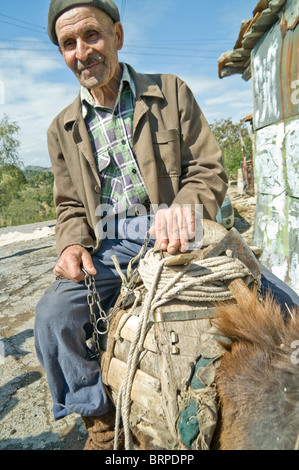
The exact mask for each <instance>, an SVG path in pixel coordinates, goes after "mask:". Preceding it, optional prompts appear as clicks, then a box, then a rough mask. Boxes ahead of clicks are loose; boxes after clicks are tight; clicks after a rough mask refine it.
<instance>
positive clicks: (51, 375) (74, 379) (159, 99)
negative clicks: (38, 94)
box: [35, 0, 227, 449]
mask: <svg viewBox="0 0 299 470" xmlns="http://www.w3.org/2000/svg"><path fill="white" fill-rule="evenodd" d="M119 20H120V18H119V12H118V9H117V7H116V5H115V4H114V2H113V1H112V0H94V1H92V0H85V1H84V0H77V1H76V0H52V1H51V3H50V9H49V23H48V33H49V37H50V39H51V41H52V42H53V43H54V44H56V45H57V46H58V47H59V51H60V53H61V54H62V56H63V58H64V60H65V63H66V65H67V66H68V67H69V68H70V69H71V70H72V71H73V73H74V74H75V76H76V77H77V79H78V81H79V83H80V85H81V89H80V94H79V96H78V98H77V99H76V100H75V101H74V102H73V103H72V104H71V105H70V106H69V107H68V108H67V109H65V110H64V111H62V112H61V113H60V114H59V115H58V117H57V118H56V119H55V120H54V121H53V123H52V124H51V126H50V128H49V131H48V146H49V153H50V157H51V162H52V168H53V172H54V176H55V184H54V196H55V203H56V208H57V228H56V236H57V253H58V256H59V260H58V262H57V265H56V267H55V269H54V273H55V275H56V276H57V279H56V282H55V283H54V284H53V285H52V286H51V287H50V288H49V289H48V290H47V292H46V293H45V295H44V297H43V299H42V300H41V301H40V302H39V304H38V306H37V309H36V322H35V340H36V351H37V354H38V357H39V360H40V362H41V364H42V365H43V367H44V369H45V371H46V374H47V379H48V383H49V387H50V391H51V394H52V398H53V402H54V406H53V411H54V418H55V419H56V420H57V419H60V418H63V417H64V416H66V415H68V414H69V413H72V412H75V413H78V414H80V415H81V416H82V417H83V419H84V422H85V424H86V427H87V428H88V430H89V432H90V437H89V440H88V443H87V445H86V448H91V449H112V446H113V429H114V411H113V409H112V407H111V404H110V403H109V400H108V398H107V395H106V391H105V388H104V386H103V384H102V381H101V373H100V368H99V364H98V361H97V360H90V358H88V355H87V350H86V338H87V331H88V324H89V307H88V304H87V300H86V296H87V288H86V286H85V284H84V282H83V280H84V273H83V271H82V268H83V269H84V270H85V271H86V272H87V273H89V274H90V275H92V276H94V277H95V282H96V287H97V290H98V292H99V294H100V298H101V308H103V309H104V310H105V311H108V309H109V308H110V307H111V306H112V305H113V303H114V302H115V300H116V298H117V296H118V295H119V292H120V287H121V279H120V277H119V275H118V274H117V271H116V270H115V266H114V264H113V262H112V260H111V255H112V254H114V255H116V256H117V258H118V261H119V264H120V267H121V269H122V270H123V272H125V270H126V268H127V265H128V263H129V262H130V260H131V259H132V258H133V257H134V256H136V254H138V253H139V251H140V249H141V247H142V245H143V242H144V236H145V234H146V233H147V231H148V230H149V229H150V233H151V234H152V236H153V238H156V240H157V242H158V243H159V245H160V248H161V249H162V250H167V251H168V252H169V253H175V252H176V251H177V250H180V251H183V252H184V251H186V249H187V248H188V239H189V238H190V236H192V234H194V212H193V210H191V211H190V208H189V210H187V211H184V210H182V208H183V206H184V205H185V204H188V205H190V206H192V207H193V208H194V207H195V206H196V205H199V204H200V205H202V206H203V216H204V217H205V218H209V219H215V217H216V214H217V212H218V211H219V208H220V206H221V203H222V201H223V198H224V195H225V193H226V190H227V179H226V176H225V172H224V169H223V165H222V159H221V152H220V150H219V148H218V146H217V144H216V142H215V139H214V138H213V136H212V134H211V131H210V129H209V126H208V124H207V122H206V120H205V118H204V116H203V114H202V112H201V110H200V108H199V107H198V105H197V103H196V101H195V99H194V97H193V95H192V93H191V91H190V90H189V88H188V87H187V86H186V84H185V83H184V82H183V81H181V80H180V79H179V78H177V77H174V76H170V75H158V74H157V75H144V74H139V73H136V72H135V71H134V69H133V68H132V67H130V66H128V65H126V64H124V63H123V64H122V63H119V61H118V51H119V50H120V49H121V48H122V46H123V41H124V33H123V28H122V25H121V23H120V21H119ZM161 204H165V208H164V209H161V210H159V211H158V212H157V214H156V218H155V221H154V225H152V226H151V221H150V217H149V216H148V214H147V211H145V212H143V213H142V215H139V216H138V215H136V214H138V211H137V210H136V211H135V208H136V207H140V206H141V207H142V208H143V209H144V208H148V207H149V206H150V205H156V206H159V205H161ZM104 209H105V210H106V212H105V211H104ZM126 211H131V212H130V216H128V217H127V218H121V217H120V215H121V214H123V213H124V212H126ZM104 212H105V215H107V214H108V215H109V216H110V218H111V217H113V216H114V217H115V218H116V217H117V216H119V217H120V218H119V220H118V222H117V221H116V222H115V225H114V227H115V230H116V232H115V236H114V237H111V236H106V237H104V236H103V231H102V230H99V222H100V220H101V217H103V216H104ZM135 212H136V213H135ZM132 214H133V216H132ZM120 221H121V222H122V223H121V229H120ZM136 221H137V222H138V227H139V229H138V231H136V230H135V229H134V227H136V224H135V225H134V222H136ZM132 223H133V224H132ZM132 227H133V228H132ZM120 232H121V234H120Z"/></svg>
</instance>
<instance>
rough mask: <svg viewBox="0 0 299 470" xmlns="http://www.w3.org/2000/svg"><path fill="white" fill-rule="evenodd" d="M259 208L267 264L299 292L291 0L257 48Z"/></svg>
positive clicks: (298, 104) (298, 131) (298, 8)
mask: <svg viewBox="0 0 299 470" xmlns="http://www.w3.org/2000/svg"><path fill="white" fill-rule="evenodd" d="M252 80H253V95H254V111H253V122H254V129H255V140H256V154H255V174H256V187H257V209H256V218H255V228H254V236H253V244H255V245H257V246H258V247H260V248H262V249H263V250H264V254H263V257H262V262H263V264H265V265H266V266H267V267H268V268H269V269H270V270H271V271H272V272H273V273H274V274H275V275H277V276H278V277H279V278H280V279H282V280H283V281H285V282H287V283H288V284H289V285H290V286H291V287H293V289H294V290H296V291H297V292H298V293H299V2H298V0H288V2H287V4H286V9H285V11H284V12H282V13H281V17H280V21H279V22H277V23H276V24H275V25H274V26H273V27H272V29H271V30H270V31H268V32H267V33H266V34H265V35H264V36H263V37H262V38H261V39H260V41H259V42H258V43H257V44H256V46H255V48H254V49H253V51H252Z"/></svg>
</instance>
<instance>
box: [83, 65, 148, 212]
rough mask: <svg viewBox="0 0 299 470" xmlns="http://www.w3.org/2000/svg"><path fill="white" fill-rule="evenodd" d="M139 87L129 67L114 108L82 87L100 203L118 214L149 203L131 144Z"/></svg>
mask: <svg viewBox="0 0 299 470" xmlns="http://www.w3.org/2000/svg"><path fill="white" fill-rule="evenodd" d="M135 99H136V88H135V84H134V82H133V80H132V78H131V76H130V73H129V70H128V68H127V66H126V64H123V76H122V79H121V83H120V88H119V93H118V97H117V100H116V103H115V107H114V109H113V110H112V109H109V108H105V107H103V106H100V105H98V104H97V103H96V102H95V101H94V99H93V98H92V96H91V95H90V93H89V91H88V90H87V89H86V88H83V87H81V102H82V113H83V118H84V120H85V124H86V127H87V131H88V134H89V138H90V142H91V146H92V150H93V154H94V157H95V161H96V164H97V168H98V172H99V177H100V180H101V204H105V205H106V204H107V205H109V206H111V210H108V213H114V214H119V213H121V212H124V211H126V210H127V209H128V208H129V207H132V206H134V205H136V204H144V203H146V202H147V201H148V196H147V191H146V188H145V184H144V181H143V178H142V176H141V173H140V170H139V168H138V165H137V161H136V157H135V153H134V150H133V143H132V134H133V132H132V129H133V114H134V108H135Z"/></svg>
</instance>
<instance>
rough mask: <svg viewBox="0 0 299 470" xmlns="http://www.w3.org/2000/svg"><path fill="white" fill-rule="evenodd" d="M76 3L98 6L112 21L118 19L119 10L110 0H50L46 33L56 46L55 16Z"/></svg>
mask: <svg viewBox="0 0 299 470" xmlns="http://www.w3.org/2000/svg"><path fill="white" fill-rule="evenodd" d="M77 5H82V6H83V5H90V6H94V7H97V8H99V9H100V10H102V11H104V12H105V13H107V15H109V16H110V17H111V18H112V19H113V20H114V21H120V15H119V10H118V8H117V6H116V5H115V3H114V2H113V1H112V0H51V2H50V7H49V16H48V35H49V38H50V39H51V41H52V42H53V43H54V44H56V46H58V40H57V36H56V31H55V24H56V20H57V18H58V17H59V16H60V15H61V14H62V13H63V12H64V11H66V10H68V9H69V8H71V7H75V6H77Z"/></svg>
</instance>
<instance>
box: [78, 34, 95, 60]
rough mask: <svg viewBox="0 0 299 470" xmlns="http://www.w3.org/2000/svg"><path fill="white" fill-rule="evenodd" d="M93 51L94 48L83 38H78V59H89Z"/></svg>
mask: <svg viewBox="0 0 299 470" xmlns="http://www.w3.org/2000/svg"><path fill="white" fill-rule="evenodd" d="M91 52H92V48H91V47H90V45H89V44H87V43H86V42H85V41H83V40H82V39H78V40H77V45H76V58H77V59H78V60H81V61H84V60H86V59H87V57H88V56H89V54H90V53H91Z"/></svg>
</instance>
